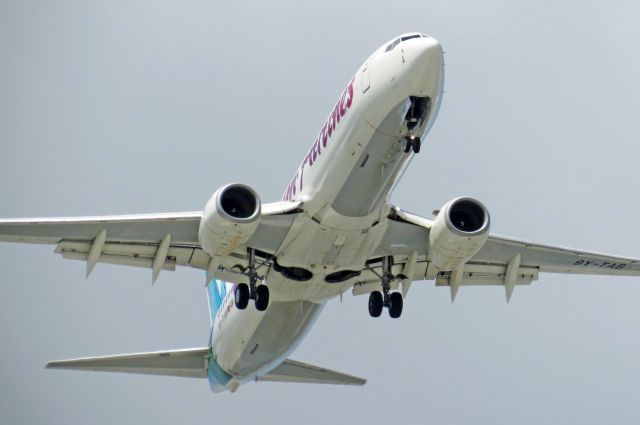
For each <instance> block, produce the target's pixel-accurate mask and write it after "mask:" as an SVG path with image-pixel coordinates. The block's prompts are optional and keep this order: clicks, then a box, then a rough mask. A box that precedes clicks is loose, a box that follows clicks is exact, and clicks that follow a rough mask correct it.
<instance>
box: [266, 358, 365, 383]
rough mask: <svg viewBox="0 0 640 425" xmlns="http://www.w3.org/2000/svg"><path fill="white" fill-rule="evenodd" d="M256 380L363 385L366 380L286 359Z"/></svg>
mask: <svg viewBox="0 0 640 425" xmlns="http://www.w3.org/2000/svg"><path fill="white" fill-rule="evenodd" d="M258 381H269V382H297V383H304V384H333V385H359V386H360V385H364V384H365V383H366V382H367V380H366V379H362V378H358V377H356V376H352V375H347V374H345V373H341V372H336V371H334V370H330V369H324V368H322V367H318V366H313V365H310V364H307V363H302V362H298V361H295V360H291V359H287V360H285V361H284V362H282V363H281V364H280V366H278V367H276V368H275V369H274V370H272V371H271V372H269V373H268V374H266V375H263V376H261V377H259V378H258Z"/></svg>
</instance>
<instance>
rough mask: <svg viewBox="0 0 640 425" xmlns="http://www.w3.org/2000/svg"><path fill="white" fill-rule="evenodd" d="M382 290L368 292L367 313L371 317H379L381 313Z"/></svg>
mask: <svg viewBox="0 0 640 425" xmlns="http://www.w3.org/2000/svg"><path fill="white" fill-rule="evenodd" d="M382 307H383V301H382V292H380V291H374V292H372V293H371V294H369V314H370V315H371V317H380V315H381V314H382Z"/></svg>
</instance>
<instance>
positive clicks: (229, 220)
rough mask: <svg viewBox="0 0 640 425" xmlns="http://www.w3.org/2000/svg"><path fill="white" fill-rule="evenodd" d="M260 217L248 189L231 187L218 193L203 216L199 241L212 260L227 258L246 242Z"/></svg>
mask: <svg viewBox="0 0 640 425" xmlns="http://www.w3.org/2000/svg"><path fill="white" fill-rule="evenodd" d="M261 215H262V210H261V203H260V198H259V197H258V194H257V193H256V192H255V191H254V190H253V189H252V188H250V187H249V186H246V185H243V184H238V183H232V184H229V185H226V186H223V187H221V188H220V189H218V190H217V191H216V192H215V193H214V194H213V195H212V196H211V198H210V199H209V201H208V202H207V205H206V206H205V207H204V211H203V212H202V219H201V220H200V229H199V232H198V237H199V239H200V245H201V246H202V249H203V250H204V252H206V253H207V254H209V255H210V256H212V257H216V256H223V255H227V254H229V253H230V252H232V251H233V250H234V249H236V248H237V247H238V246H239V245H242V244H244V243H245V242H247V240H249V238H250V237H251V236H252V235H253V233H254V232H255V231H256V229H257V228H258V223H259V220H258V219H259V218H260V217H261Z"/></svg>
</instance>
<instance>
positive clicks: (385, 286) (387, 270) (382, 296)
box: [369, 257, 404, 319]
mask: <svg viewBox="0 0 640 425" xmlns="http://www.w3.org/2000/svg"><path fill="white" fill-rule="evenodd" d="M392 265H393V257H384V258H383V260H382V268H383V272H382V276H380V280H381V281H382V292H380V291H374V292H371V294H369V314H370V315H371V317H380V315H381V314H382V309H383V308H384V307H387V308H388V309H389V317H391V318H392V319H397V318H399V317H400V315H402V307H403V304H404V302H403V299H402V294H401V293H400V292H390V291H391V282H393V281H394V280H395V279H396V276H394V275H393V274H392V273H391V266H392Z"/></svg>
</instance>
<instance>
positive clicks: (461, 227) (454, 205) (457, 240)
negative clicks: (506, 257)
mask: <svg viewBox="0 0 640 425" xmlns="http://www.w3.org/2000/svg"><path fill="white" fill-rule="evenodd" d="M489 222H490V220H489V211H487V209H486V207H485V206H484V205H482V203H480V201H477V200H475V199H473V198H467V197H462V198H457V199H454V200H452V201H449V202H448V203H446V204H445V206H444V207H442V209H441V210H440V212H439V213H438V216H437V217H436V220H435V221H434V223H433V226H432V227H431V231H430V233H429V248H428V256H429V260H430V261H431V263H433V265H435V266H436V267H437V268H439V269H440V270H456V269H457V268H458V267H460V266H461V265H462V264H464V263H465V262H467V261H468V260H469V259H470V258H471V257H473V256H474V255H475V254H476V253H477V252H478V251H479V250H480V248H482V246H483V245H484V243H485V242H486V241H487V238H488V237H489Z"/></svg>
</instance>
